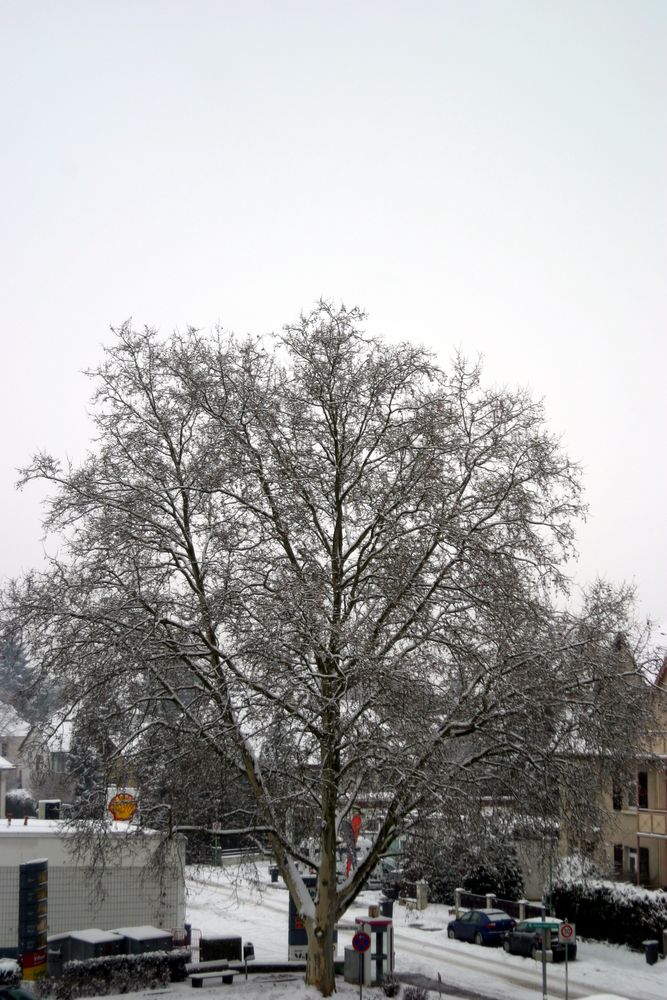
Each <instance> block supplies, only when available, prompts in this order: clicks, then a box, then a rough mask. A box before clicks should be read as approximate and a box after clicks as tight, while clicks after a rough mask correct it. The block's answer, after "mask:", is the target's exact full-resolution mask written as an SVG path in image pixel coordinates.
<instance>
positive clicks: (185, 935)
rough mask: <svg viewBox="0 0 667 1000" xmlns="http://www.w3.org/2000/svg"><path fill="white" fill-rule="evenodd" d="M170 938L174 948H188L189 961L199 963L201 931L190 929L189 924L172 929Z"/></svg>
mask: <svg viewBox="0 0 667 1000" xmlns="http://www.w3.org/2000/svg"><path fill="white" fill-rule="evenodd" d="M171 937H172V942H173V945H174V948H189V949H190V961H191V962H198V961H199V943H200V941H201V931H200V930H199V928H198V927H190V925H189V924H186V925H185V927H176V928H172V931H171Z"/></svg>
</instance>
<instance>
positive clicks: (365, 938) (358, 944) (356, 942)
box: [352, 931, 371, 952]
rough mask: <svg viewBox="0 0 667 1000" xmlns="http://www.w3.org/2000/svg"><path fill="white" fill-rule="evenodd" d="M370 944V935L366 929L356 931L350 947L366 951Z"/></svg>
mask: <svg viewBox="0 0 667 1000" xmlns="http://www.w3.org/2000/svg"><path fill="white" fill-rule="evenodd" d="M370 946H371V936H370V934H367V933H366V931H357V933H356V934H355V935H354V937H353V938H352V947H353V948H354V950H355V951H361V952H364V951H368V949H369V948H370Z"/></svg>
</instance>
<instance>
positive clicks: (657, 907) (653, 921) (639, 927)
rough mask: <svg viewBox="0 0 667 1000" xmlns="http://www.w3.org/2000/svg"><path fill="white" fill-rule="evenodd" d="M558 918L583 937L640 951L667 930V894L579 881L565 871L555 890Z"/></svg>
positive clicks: (601, 881)
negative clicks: (566, 922)
mask: <svg viewBox="0 0 667 1000" xmlns="http://www.w3.org/2000/svg"><path fill="white" fill-rule="evenodd" d="M552 898H553V905H554V908H555V910H556V914H557V916H559V917H562V918H563V919H565V918H567V920H570V921H573V922H574V923H576V925H577V933H578V934H580V935H581V936H582V937H588V938H595V939H596V940H598V941H610V942H612V943H613V944H627V945H630V946H631V947H633V948H641V944H642V941H645V940H646V939H656V940H658V941H659V942H660V946H661V947H662V931H663V929H664V928H667V892H662V891H661V890H651V889H642V888H640V887H639V886H635V885H630V884H629V883H627V882H610V881H606V880H604V879H600V878H590V877H587V878H586V877H584V878H581V877H577V876H576V875H572V874H569V873H568V872H567V871H563V870H562V869H561V872H560V874H559V877H558V878H557V880H556V882H555V883H554V886H553V897H552Z"/></svg>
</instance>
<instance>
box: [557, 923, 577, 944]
mask: <svg viewBox="0 0 667 1000" xmlns="http://www.w3.org/2000/svg"><path fill="white" fill-rule="evenodd" d="M558 937H559V938H560V939H561V941H571V940H572V939H573V937H574V924H561V925H560V927H559V928H558Z"/></svg>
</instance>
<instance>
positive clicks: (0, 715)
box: [0, 701, 30, 736]
mask: <svg viewBox="0 0 667 1000" xmlns="http://www.w3.org/2000/svg"><path fill="white" fill-rule="evenodd" d="M29 731H30V725H29V723H27V722H26V721H25V719H22V718H21V716H20V715H19V713H18V712H17V711H16V709H15V708H14V706H13V705H8V704H7V703H6V702H4V701H0V733H1V734H2V735H3V736H26V735H27V733H28V732H29Z"/></svg>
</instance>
